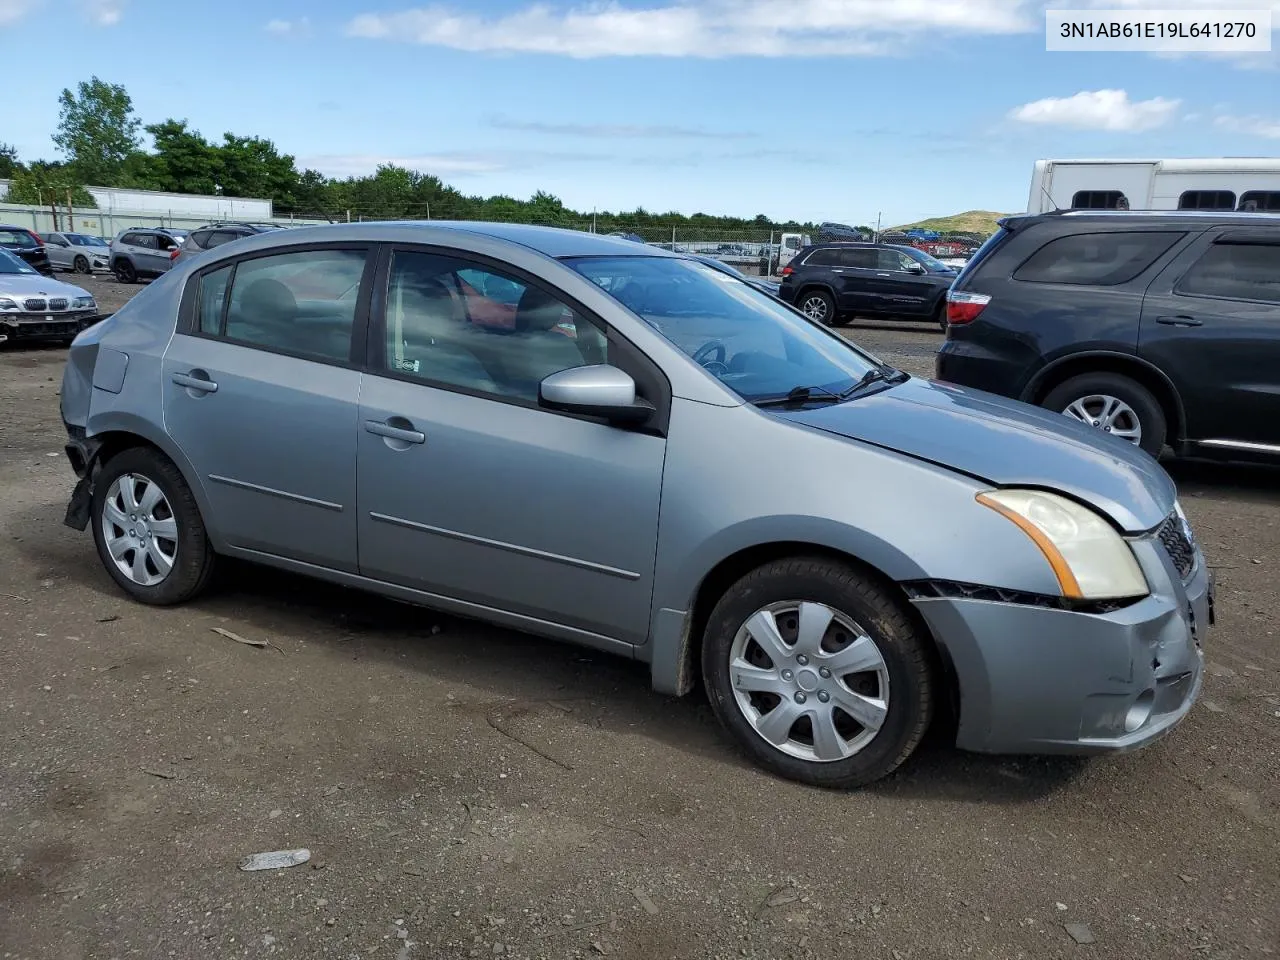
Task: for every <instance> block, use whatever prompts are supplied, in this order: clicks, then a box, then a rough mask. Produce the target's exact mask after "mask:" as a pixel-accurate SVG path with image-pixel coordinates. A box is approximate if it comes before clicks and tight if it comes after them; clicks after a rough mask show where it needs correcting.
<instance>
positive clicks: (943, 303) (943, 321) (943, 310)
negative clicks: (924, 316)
mask: <svg viewBox="0 0 1280 960" xmlns="http://www.w3.org/2000/svg"><path fill="white" fill-rule="evenodd" d="M933 319H934V322H935V323H937V324H938V327H939V328H940V329H941V330H942V332H943V333H946V332H947V298H946V297H943V298H942V299H941V300H939V301H938V309H937V310H935V311H933Z"/></svg>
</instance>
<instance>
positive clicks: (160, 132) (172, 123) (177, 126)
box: [130, 118, 222, 194]
mask: <svg viewBox="0 0 1280 960" xmlns="http://www.w3.org/2000/svg"><path fill="white" fill-rule="evenodd" d="M146 130H147V133H149V134H151V139H152V140H153V141H155V153H153V154H143V156H146V157H148V159H149V161H150V162H149V163H142V162H140V161H138V160H136V159H135V158H134V157H130V161H131V163H130V166H132V167H133V168H134V169H133V171H131V172H132V173H133V174H134V176H135V178H136V179H137V180H139V181H142V182H137V183H135V185H136V186H142V187H148V188H150V189H152V190H167V191H170V192H172V193H204V194H213V193H217V192H218V181H219V179H220V177H221V167H222V164H221V157H220V151H219V150H218V148H217V147H216V146H214V145H213V144H211V143H209V141H207V140H206V139H205V138H204V137H202V136H200V134H199V133H198V132H197V131H195V130H191V129H189V128H188V127H187V121H186V120H174V119H172V118H171V119H168V120H164V121H161V122H160V123H152V124H149V125H148V126H147V128H146Z"/></svg>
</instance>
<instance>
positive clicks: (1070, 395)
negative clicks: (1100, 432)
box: [1040, 373, 1168, 457]
mask: <svg viewBox="0 0 1280 960" xmlns="http://www.w3.org/2000/svg"><path fill="white" fill-rule="evenodd" d="M1107 401H1119V403H1120V404H1122V405H1123V406H1124V407H1127V408H1128V411H1127V412H1126V411H1124V410H1122V409H1121V410H1117V411H1116V412H1115V413H1113V414H1112V418H1113V421H1112V423H1110V424H1107V423H1106V422H1105V421H1106V418H1105V416H1102V417H1094V418H1092V419H1090V418H1089V417H1088V416H1086V415H1085V414H1089V413H1095V414H1105V413H1106V410H1107V406H1106V404H1107ZM1040 405H1041V406H1042V407H1045V408H1047V409H1049V410H1052V411H1054V412H1055V413H1062V414H1065V415H1067V416H1070V417H1072V418H1073V419H1076V420H1081V421H1083V422H1085V423H1089V424H1090V425H1092V426H1096V427H1100V428H1103V429H1106V428H1107V427H1108V426H1109V427H1110V428H1111V429H1108V430H1107V432H1108V433H1112V434H1115V435H1116V436H1120V437H1121V438H1122V439H1129V440H1131V441H1132V440H1133V438H1131V437H1129V436H1126V434H1127V433H1128V432H1129V431H1130V430H1131V429H1132V421H1133V420H1135V419H1136V421H1137V423H1136V426H1137V428H1138V431H1139V433H1138V437H1137V440H1136V445H1137V446H1139V447H1141V448H1142V449H1143V450H1145V451H1146V452H1147V453H1149V454H1151V456H1153V457H1158V456H1160V451H1161V450H1163V449H1164V442H1165V437H1166V436H1167V434H1168V421H1167V420H1166V418H1165V415H1164V408H1162V407H1161V406H1160V401H1158V400H1157V399H1156V398H1155V397H1154V396H1153V395H1152V393H1151V391H1150V390H1148V389H1147V388H1146V387H1144V386H1143V385H1142V384H1140V383H1138V382H1137V381H1136V380H1132V379H1130V378H1129V377H1126V376H1124V375H1123V374H1119V373H1084V374H1080V375H1079V376H1075V377H1071V378H1070V379H1068V380H1065V381H1063V382H1062V383H1060V384H1058V385H1057V386H1056V387H1054V388H1053V389H1052V390H1050V391H1049V393H1048V394H1047V395H1046V396H1045V398H1044V399H1043V400H1042V401H1041V402H1040ZM1073 406H1074V409H1075V411H1076V412H1074V413H1073V412H1069V411H1071V409H1072V408H1073Z"/></svg>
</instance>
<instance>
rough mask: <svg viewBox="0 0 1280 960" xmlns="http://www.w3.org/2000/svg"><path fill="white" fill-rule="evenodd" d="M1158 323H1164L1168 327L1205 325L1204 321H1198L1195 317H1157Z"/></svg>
mask: <svg viewBox="0 0 1280 960" xmlns="http://www.w3.org/2000/svg"><path fill="white" fill-rule="evenodd" d="M1156 323H1162V324H1164V325H1165V326H1166V327H1198V326H1200V325H1201V324H1203V323H1204V321H1203V320H1197V319H1196V318H1195V317H1187V316H1177V317H1156Z"/></svg>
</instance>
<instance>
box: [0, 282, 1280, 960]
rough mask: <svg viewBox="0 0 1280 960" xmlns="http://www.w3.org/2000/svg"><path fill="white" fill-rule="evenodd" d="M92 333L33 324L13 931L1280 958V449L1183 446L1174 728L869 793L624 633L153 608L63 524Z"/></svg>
mask: <svg viewBox="0 0 1280 960" xmlns="http://www.w3.org/2000/svg"><path fill="white" fill-rule="evenodd" d="M87 284H88V285H89V286H90V289H93V290H94V291H95V292H96V293H98V295H99V297H100V299H101V301H102V302H103V303H104V305H105V306H107V307H108V308H110V307H115V306H118V305H119V303H120V302H122V297H124V296H127V295H128V294H129V293H131V292H133V290H130V289H125V290H123V291H122V290H121V288H118V287H116V286H115V285H114V284H112V283H108V282H106V281H88V282H87ZM135 289H136V288H135ZM850 335H851V336H852V337H854V338H855V339H857V340H859V341H860V342H862V343H864V344H866V345H867V346H869V347H870V348H871V349H873V350H875V351H877V352H879V353H880V354H881V355H882V356H884V357H885V358H886V359H888V360H890V361H891V362H893V363H895V364H898V365H900V366H904V367H906V368H907V369H909V370H912V371H913V372H915V373H923V374H927V373H928V372H929V371H930V369H931V357H932V354H933V351H934V350H935V349H936V347H937V343H938V334H937V333H936V332H934V331H930V330H927V329H925V328H916V329H906V328H898V329H895V328H892V327H888V326H885V325H881V326H879V327H875V328H872V327H869V326H861V327H859V328H856V329H854V330H852V331H850ZM64 356H65V351H64V350H62V349H58V348H52V347H50V348H29V347H22V348H10V349H7V350H0V743H2V744H3V749H2V752H0V960H18V958H57V960H77V958H109V960H110V958H121V960H123V958H126V957H146V958H151V957H157V958H167V957H179V958H181V957H233V956H235V957H239V956H244V957H281V958H285V957H289V958H293V957H297V958H304V957H305V958H312V957H341V958H357V957H386V958H395V960H409V958H435V957H442V958H452V957H471V956H477V957H493V956H502V957H547V958H561V957H593V956H613V957H621V958H636V960H641V958H642V960H667V958H704V957H706V958H730V957H733V958H739V957H754V958H761V960H764V958H769V960H773V958H802V957H814V958H817V957H822V958H824V960H827V958H831V957H836V956H839V957H868V958H884V960H908V958H910V960H917V958H959V957H982V958H999V960H1012V958H1036V960H1044V958H1058V957H1072V958H1074V957H1098V958H1102V957H1106V958H1112V957H1115V958H1122V957H1123V958H1135V957H1143V958H1152V960H1155V958H1173V957H1190V958H1227V957H1259V956H1265V955H1275V954H1276V953H1277V952H1280V908H1278V907H1277V904H1278V903H1280V814H1278V804H1280V647H1278V646H1277V636H1276V633H1277V629H1278V627H1280V623H1278V622H1277V610H1278V609H1280V606H1278V596H1280V471H1274V470H1262V469H1246V468H1236V467H1222V466H1213V465H1187V464H1174V465H1172V466H1171V467H1170V469H1171V471H1172V472H1173V473H1174V475H1175V477H1176V478H1177V480H1178V484H1179V487H1180V489H1181V492H1182V495H1183V497H1184V502H1185V504H1186V509H1187V512H1188V514H1189V515H1190V518H1191V520H1192V522H1193V524H1194V526H1195V527H1196V529H1197V532H1198V534H1199V536H1200V538H1201V539H1202V541H1203V542H1204V544H1205V546H1206V549H1207V551H1208V554H1209V558H1210V562H1211V563H1212V564H1213V565H1215V566H1216V567H1217V575H1218V577H1219V585H1220V589H1219V594H1218V612H1219V622H1218V626H1217V628H1216V629H1215V630H1214V631H1212V632H1211V633H1210V634H1209V637H1208V639H1207V641H1206V648H1207V651H1208V658H1209V661H1210V668H1209V670H1210V676H1209V678H1208V680H1207V684H1206V689H1205V693H1204V695H1203V698H1202V700H1201V701H1200V703H1199V705H1198V706H1197V707H1196V708H1195V710H1194V711H1193V712H1192V714H1191V716H1190V717H1188V719H1187V720H1186V722H1185V723H1184V724H1183V725H1182V726H1180V727H1179V728H1178V729H1177V730H1176V731H1175V732H1174V733H1173V734H1172V735H1170V736H1169V737H1167V738H1165V739H1164V740H1163V741H1161V742H1160V743H1158V744H1156V745H1154V746H1152V747H1151V748H1149V749H1147V750H1145V751H1142V752H1140V753H1137V754H1134V755H1130V756H1126V757H1120V758H1113V759H1100V760H1093V761H1088V762H1083V761H1076V760H1062V759H1060V760H1044V759H1026V758H992V757H981V756H973V755H966V754H962V753H959V752H957V751H955V750H954V749H953V748H951V747H949V746H948V745H947V744H946V743H945V742H942V741H941V740H940V738H936V737H935V738H934V739H933V740H932V741H931V742H928V743H926V745H925V746H924V748H923V749H922V750H921V751H920V753H919V754H918V755H917V756H916V758H915V759H913V760H912V761H910V762H909V763H908V764H907V765H906V766H905V767H904V768H903V769H902V770H901V771H899V773H898V774H896V775H895V776H894V777H892V778H891V779H889V780H888V781H887V782H884V783H882V784H880V785H878V786H876V787H874V788H871V789H867V790H864V791H861V792H856V793H834V792H825V791H819V790H813V789H807V788H804V787H800V786H798V785H795V784H791V783H787V782H783V781H779V780H776V779H773V778H771V777H769V776H767V775H766V774H764V773H761V772H759V771H758V770H756V769H754V768H752V767H750V766H748V765H747V764H746V763H745V762H743V761H742V760H741V759H739V757H738V755H737V754H736V753H735V752H734V750H733V748H732V746H731V745H730V744H729V743H728V741H727V740H726V738H725V736H724V735H722V734H721V732H720V731H719V729H718V728H717V726H716V725H715V723H714V721H713V719H712V717H711V715H710V712H709V710H708V708H707V707H706V705H705V703H704V702H702V701H701V700H699V699H697V698H690V699H687V700H680V701H676V700H671V699H667V698H664V697H660V696H657V695H655V694H654V693H652V692H651V691H650V690H649V688H648V680H647V676H646V672H645V670H644V669H643V667H641V666H639V665H637V664H633V663H630V662H626V661H622V660H618V659H612V658H610V657H608V656H606V655H603V654H599V653H595V652H588V651H583V650H579V649H575V648H571V647H568V646H561V645H557V644H553V643H549V642H545V641H541V640H537V639H534V638H531V637H527V636H523V635H519V634H514V633H509V632H505V631H501V630H494V629H490V628H487V627H484V626H480V625H476V624H472V623H467V622H464V621H458V620H453V619H450V618H445V617H441V616H439V615H436V614H434V613H432V612H430V611H427V610H421V609H417V608H412V607H408V606H404V605H401V604H396V603H392V602H388V601H383V600H379V599H376V598H371V597H367V596H363V595H360V594H357V593H354V592H349V591H344V590H340V589H336V588H333V587H329V586H317V585H315V584H313V583H310V582H307V581H304V580H301V579H297V578H294V577H291V576H285V575H281V574H277V573H272V572H268V571H263V570H260V569H254V568H249V567H237V568H234V569H232V570H230V571H229V572H228V573H227V575H226V576H225V577H224V578H223V581H222V582H221V583H220V584H219V585H218V586H217V588H216V589H215V590H213V591H212V592H211V593H210V594H208V595H207V596H206V597H205V598H203V599H201V600H200V601H199V602H197V603H194V604H192V605H189V606H186V607H182V608H177V609H167V610H157V609H151V608H146V607H143V606H140V605H137V604H133V603H131V602H129V601H128V600H126V599H125V598H124V596H123V595H122V594H121V593H120V592H119V591H118V590H117V589H116V588H115V587H114V586H113V584H112V583H111V581H110V580H109V579H108V577H107V575H106V573H105V572H104V571H103V570H102V569H101V567H100V565H99V562H98V559H97V557H96V555H95V552H94V549H93V545H92V541H91V539H90V536H89V534H88V533H85V534H79V533H76V532H75V531H72V530H71V529H69V528H67V527H65V526H63V525H62V523H61V520H62V515H63V510H64V507H65V503H66V500H67V497H68V495H69V493H70V491H71V488H72V485H73V477H72V474H71V471H70V468H69V467H68V465H67V463H66V461H65V459H64V457H63V455H62V453H61V450H62V443H63V439H64V435H63V432H62V427H61V424H60V422H59V418H58V409H57V390H58V385H59V380H60V377H61V369H62V362H63V358H64ZM214 628H223V629H225V630H229V631H232V632H233V633H235V634H237V635H239V636H241V637H244V638H248V639H252V640H267V641H270V644H271V646H267V647H265V648H254V647H250V646H245V645H242V644H240V643H237V642H235V641H234V640H231V639H228V638H227V637H225V636H223V635H221V634H219V633H216V632H215V631H214ZM293 847H306V848H309V849H310V851H311V861H310V862H309V863H307V864H305V865H302V866H298V867H294V868H291V869H285V870H276V871H263V872H257V873H248V872H242V871H240V870H239V869H237V863H238V861H239V860H240V859H241V858H242V857H244V856H246V855H248V854H252V853H255V852H259V851H267V850H280V849H285V848H293ZM1072 924H1084V925H1086V926H1087V930H1088V933H1089V936H1085V934H1084V931H1083V930H1082V929H1080V928H1077V927H1074V926H1072V927H1071V928H1070V931H1069V930H1068V925H1072ZM1071 931H1074V932H1075V933H1076V935H1077V936H1079V937H1080V938H1081V939H1085V940H1087V939H1089V937H1092V939H1093V941H1094V942H1092V943H1083V944H1082V943H1078V942H1077V941H1076V938H1075V937H1073V936H1071V935H1070V932H1071Z"/></svg>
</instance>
